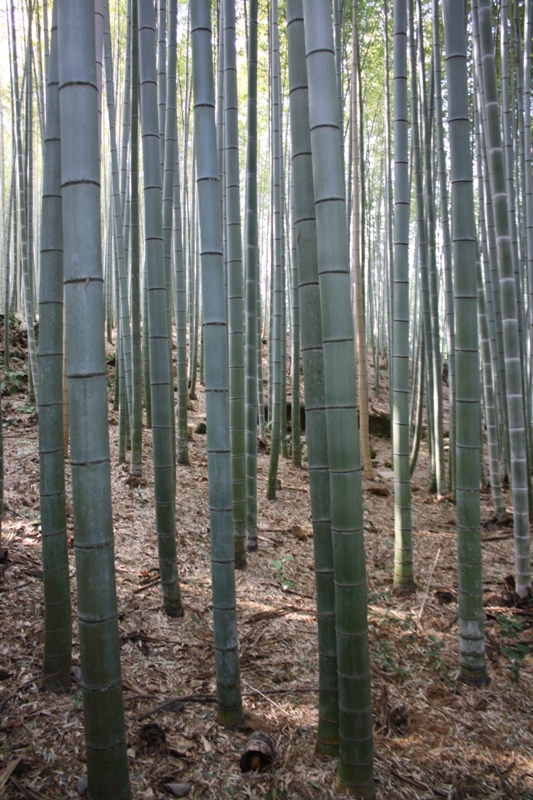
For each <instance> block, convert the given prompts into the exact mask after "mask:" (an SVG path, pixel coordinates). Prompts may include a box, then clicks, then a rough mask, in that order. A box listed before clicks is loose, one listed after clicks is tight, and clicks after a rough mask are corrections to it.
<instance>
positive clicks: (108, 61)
mask: <svg viewBox="0 0 533 800" xmlns="http://www.w3.org/2000/svg"><path fill="white" fill-rule="evenodd" d="M103 13H104V31H103V38H104V61H105V76H106V100H107V111H108V117H109V144H110V151H111V180H112V186H113V218H114V231H115V247H116V254H117V271H118V288H119V325H118V329H119V331H120V337H121V341H122V359H123V361H124V384H125V390H126V398H125V400H126V403H127V405H126V409H125V410H126V413H127V415H128V417H129V420H130V426H131V403H132V385H131V381H132V367H131V360H132V357H131V320H130V304H129V297H128V270H127V263H126V253H125V244H124V208H123V204H122V196H121V192H120V174H119V164H118V152H117V136H116V112H115V89H114V82H113V62H112V57H111V30H110V22H109V0H104V3H103Z"/></svg>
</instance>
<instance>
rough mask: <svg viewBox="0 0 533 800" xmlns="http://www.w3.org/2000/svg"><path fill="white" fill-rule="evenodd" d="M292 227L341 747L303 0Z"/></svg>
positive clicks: (330, 703)
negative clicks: (293, 229)
mask: <svg viewBox="0 0 533 800" xmlns="http://www.w3.org/2000/svg"><path fill="white" fill-rule="evenodd" d="M287 38H288V48H289V58H288V61H289V90H290V95H289V97H290V117H291V152H292V165H291V168H292V175H293V186H294V189H293V191H294V228H295V234H296V235H295V239H296V258H295V262H296V266H297V269H298V276H297V278H298V282H297V286H298V291H299V295H300V303H301V308H302V319H301V323H302V366H303V373H304V392H305V414H306V434H307V449H308V469H309V486H310V492H311V514H312V519H313V547H314V557H315V582H316V593H317V618H318V670H319V698H318V731H317V743H316V750H317V753H319V754H320V755H323V756H328V755H329V756H334V755H337V754H338V748H339V697H338V680H337V653H336V641H335V584H334V580H333V547H332V539H331V509H330V487H329V469H328V442H327V432H326V409H325V397H324V391H325V388H324V356H323V348H322V310H321V305H320V289H319V282H318V263H317V242H316V214H315V196H314V189H313V165H312V160H311V133H310V129H309V98H308V85H307V65H306V60H305V39H304V25H303V2H302V0H288V2H287Z"/></svg>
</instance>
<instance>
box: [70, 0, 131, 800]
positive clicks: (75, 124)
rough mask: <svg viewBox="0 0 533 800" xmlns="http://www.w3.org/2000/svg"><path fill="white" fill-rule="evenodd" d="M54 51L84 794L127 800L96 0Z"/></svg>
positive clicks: (82, 7) (75, 9) (80, 7)
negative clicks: (56, 59) (106, 341)
mask: <svg viewBox="0 0 533 800" xmlns="http://www.w3.org/2000/svg"><path fill="white" fill-rule="evenodd" d="M58 53H59V101H60V119H61V137H62V144H63V146H62V148H61V184H62V193H63V205H62V208H63V243H64V269H65V315H66V330H67V364H68V383H69V403H70V436H71V438H70V442H71V445H70V452H71V471H72V500H73V512H74V548H75V553H76V578H77V586H78V628H79V641H80V663H81V685H82V690H83V706H84V722H85V742H86V747H87V777H88V782H89V790H88V792H89V797H90V798H93V800H112V798H113V800H118V798H124V800H126V798H129V797H130V790H129V779H128V756H127V752H126V749H127V747H126V731H125V726H124V711H123V706H122V677H121V672H120V649H119V637H118V615H117V598H116V589H115V573H114V543H113V518H112V509H111V475H110V462H109V438H108V426H107V373H106V361H105V346H104V304H103V291H102V284H103V281H102V263H101V233H100V158H99V155H100V152H99V139H98V127H97V126H98V109H97V99H98V97H97V95H98V92H97V91H96V85H97V84H96V58H95V35H94V2H92V0H75V2H73V1H72V0H60V1H59V39H58ZM67 143H68V146H66V145H67ZM95 497H98V502H97V503H95V502H94V500H95Z"/></svg>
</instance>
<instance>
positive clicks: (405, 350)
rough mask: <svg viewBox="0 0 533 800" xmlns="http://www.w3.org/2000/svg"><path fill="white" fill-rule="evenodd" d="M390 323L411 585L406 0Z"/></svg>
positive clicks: (406, 578)
mask: <svg viewBox="0 0 533 800" xmlns="http://www.w3.org/2000/svg"><path fill="white" fill-rule="evenodd" d="M393 58H394V188H395V192H394V265H393V276H394V294H393V308H394V328H393V335H392V345H393V351H392V374H393V376H394V378H393V380H394V383H393V407H392V420H393V446H392V451H393V466H394V529H395V543H394V586H395V587H396V588H397V589H406V590H411V589H413V587H414V577H413V542H412V525H411V474H410V469H409V214H410V186H409V153H408V147H409V145H408V124H409V123H408V109H407V96H408V84H407V3H406V2H405V0H395V3H394V44H393Z"/></svg>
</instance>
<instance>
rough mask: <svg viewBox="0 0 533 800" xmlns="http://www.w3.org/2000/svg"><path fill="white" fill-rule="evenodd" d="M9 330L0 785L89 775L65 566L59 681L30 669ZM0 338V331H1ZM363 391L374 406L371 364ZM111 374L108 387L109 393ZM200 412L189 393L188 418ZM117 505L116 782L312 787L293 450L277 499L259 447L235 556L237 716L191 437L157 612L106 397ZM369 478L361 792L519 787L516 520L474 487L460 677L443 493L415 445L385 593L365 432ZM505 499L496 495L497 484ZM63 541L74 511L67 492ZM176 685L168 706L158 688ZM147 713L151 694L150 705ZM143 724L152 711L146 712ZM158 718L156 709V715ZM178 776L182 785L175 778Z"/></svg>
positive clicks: (453, 562)
mask: <svg viewBox="0 0 533 800" xmlns="http://www.w3.org/2000/svg"><path fill="white" fill-rule="evenodd" d="M17 336H18V339H19V340H20V341H15V340H14V342H13V346H12V352H13V353H14V354H15V353H18V354H19V358H20V361H19V362H14V366H15V367H16V368H17V370H19V371H20V372H21V376H19V378H20V380H19V383H20V384H21V385H20V387H19V388H20V391H19V393H17V394H8V393H7V391H4V395H3V398H2V403H3V422H4V467H5V484H4V518H3V532H2V546H3V547H4V548H7V550H8V558H7V561H6V563H4V564H3V566H2V567H1V568H0V800H1V799H2V798H21V797H26V798H30V800H40V799H42V798H47V800H59V798H76V797H78V794H77V787H78V784H79V781H80V779H82V778H83V777H84V775H85V763H84V758H85V756H84V737H83V715H82V707H81V692H80V688H79V684H78V682H77V677H78V675H79V670H78V669H77V668H78V667H79V651H78V647H77V625H76V622H75V603H76V581H75V574H74V559H73V550H72V547H71V549H70V553H71V556H72V561H71V581H72V598H73V608H74V654H73V666H74V670H73V676H72V686H71V693H70V695H65V696H56V695H51V694H49V693H47V692H46V691H45V690H44V689H43V686H42V683H41V664H42V658H43V596H42V573H41V540H40V532H39V464H38V444H37V414H36V411H35V407H33V406H32V405H31V404H29V403H28V398H27V394H26V385H25V382H24V376H23V372H24V369H25V366H24V364H25V361H24V359H25V349H24V336H23V335H21V334H17ZM0 344H1V343H0ZM385 366H386V365H385V364H382V367H383V370H382V372H381V386H382V394H381V396H380V397H377V396H376V394H375V391H374V379H373V374H372V371H371V376H370V378H371V390H372V391H371V407H372V409H373V411H374V412H379V411H386V410H387V405H388V402H387V384H386V369H385ZM110 393H111V392H110ZM204 419H205V414H204V404H203V395H202V392H201V387H199V392H198V399H197V400H194V401H193V410H191V411H190V420H189V422H190V424H191V425H193V426H194V425H196V424H197V422H199V421H202V420H204ZM109 421H110V427H109V432H110V443H111V454H112V456H111V460H112V488H113V514H114V522H115V536H116V556H117V561H116V569H117V587H118V598H119V612H120V633H121V644H122V670H123V682H124V705H125V714H126V725H127V736H128V755H129V761H130V777H131V784H132V796H134V797H136V798H146V799H147V800H148V799H149V798H164V797H170V795H169V794H168V793H167V790H165V788H164V786H165V784H169V783H171V784H189V785H190V790H189V793H188V797H190V798H272V799H273V798H325V797H332V798H335V797H338V796H340V795H339V793H338V792H337V790H336V788H335V774H336V762H335V761H334V760H321V759H319V758H318V757H317V756H316V755H315V753H314V740H315V730H316V724H317V679H318V678H317V641H316V613H315V601H314V575H313V548H312V532H311V517H310V502H309V481H308V474H307V470H306V466H305V464H304V467H303V468H302V469H296V468H294V467H293V466H292V465H291V463H290V461H287V460H284V459H281V461H280V468H279V479H280V482H281V488H279V489H278V493H277V499H276V500H275V501H274V502H269V501H267V500H266V499H265V488H266V476H267V470H268V455H267V454H266V453H265V452H260V453H259V550H258V552H257V553H254V554H249V556H248V567H247V569H246V570H245V571H241V572H238V573H237V598H238V622H239V636H240V655H241V671H242V690H243V701H244V707H245V725H244V726H243V730H240V731H226V730H224V729H221V728H219V727H218V725H217V723H216V711H215V704H214V702H213V699H214V698H213V693H214V690H215V683H214V680H215V677H214V662H213V646H212V620H211V612H210V602H211V599H210V598H211V595H210V561H209V532H208V525H209V516H208V500H207V488H208V487H207V456H206V437H205V436H202V435H198V434H194V435H193V438H192V440H191V441H190V442H189V448H190V451H189V452H190V461H191V465H190V467H181V466H178V469H177V536H178V542H179V570H180V581H181V589H182V595H183V602H184V606H185V616H184V617H183V618H182V619H177V620H171V619H169V618H167V617H166V616H165V615H164V614H163V613H162V611H161V593H160V589H159V586H158V580H157V573H158V570H157V553H156V542H155V518H154V507H153V480H152V466H151V462H152V447H151V433H150V431H149V430H145V431H144V436H143V448H144V449H143V454H144V455H143V458H144V462H143V469H144V481H143V484H142V485H141V486H138V487H131V486H129V485H128V483H127V468H126V467H125V466H124V465H120V464H118V463H117V432H118V427H117V423H118V415H117V412H116V411H113V409H112V404H111V402H110V406H109ZM371 443H372V446H373V448H374V449H375V451H376V464H377V465H376V469H375V474H374V479H373V480H367V479H365V480H364V507H365V530H366V552H367V564H368V581H369V629H370V647H371V655H372V691H373V707H374V732H375V775H376V797H377V798H378V799H379V800H386V799H387V800H391V799H392V800H394V799H395V798H398V800H399V799H400V798H401V799H402V800H403V799H405V800H415V798H417V799H418V800H422V799H423V798H424V799H426V798H427V799H429V798H434V797H438V798H448V799H449V800H463V799H464V800H466V798H483V799H484V800H489V798H514V799H515V800H518V798H533V736H532V732H533V722H532V721H531V720H532V717H531V712H532V710H533V659H532V656H531V647H532V645H533V635H532V626H533V607H530V606H526V607H523V608H516V607H513V606H510V605H509V602H510V595H509V591H508V589H509V587H508V584H507V583H506V581H505V579H506V578H507V576H509V575H512V574H513V539H512V526H509V524H507V525H504V524H499V523H496V522H495V521H494V514H493V509H492V506H491V499H490V492H489V491H487V490H485V491H483V493H482V495H481V497H482V519H483V528H482V539H483V561H484V584H483V585H484V593H485V621H486V641H487V656H488V669H489V675H490V683H489V685H488V686H486V687H484V688H471V687H468V686H466V685H464V684H461V683H459V682H458V646H459V645H458V631H457V601H456V600H457V558H456V541H455V539H456V530H455V520H456V515H455V507H454V505H453V504H452V503H451V502H450V500H449V499H444V500H440V501H437V499H436V498H435V496H434V495H430V494H429V493H428V491H427V486H428V482H429V478H428V469H427V451H426V449H425V446H424V442H423V444H422V451H421V455H420V459H419V464H418V466H417V469H416V471H415V474H414V476H413V496H412V512H413V536H414V552H415V573H416V582H417V591H416V593H415V594H413V595H411V596H408V597H402V598H398V597H395V596H393V595H392V570H393V538H394V521H393V483H392V474H391V472H390V459H391V442H390V439H388V438H386V437H379V436H376V435H373V436H372V442H371ZM507 503H508V507H509V504H510V499H509V497H507ZM69 540H70V542H71V544H72V523H71V515H70V507H69ZM180 696H186V697H188V698H189V699H184V700H183V703H182V704H180V705H178V706H176V707H174V710H172V708H170V709H169V708H166V709H164V708H163V709H158V708H157V707H158V706H160V705H161V704H162V703H164V701H165V700H168V699H169V698H178V697H180ZM149 712H151V713H150V714H149ZM148 725H150V726H152V727H151V728H148V727H146V726H148ZM153 726H155V727H153ZM254 730H262V731H266V732H267V733H269V734H270V735H271V737H272V738H273V741H274V743H275V749H276V758H275V761H274V763H273V764H272V765H271V766H270V767H269V768H267V769H266V770H264V771H262V772H259V773H254V772H247V773H242V772H241V770H240V767H239V758H240V754H241V753H242V751H243V749H244V746H245V744H246V741H247V739H248V737H249V735H250V733H251V732H252V731H254ZM183 791H185V789H184V790H183Z"/></svg>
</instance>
